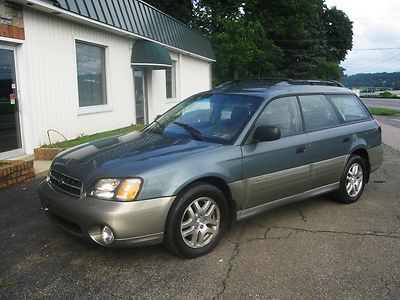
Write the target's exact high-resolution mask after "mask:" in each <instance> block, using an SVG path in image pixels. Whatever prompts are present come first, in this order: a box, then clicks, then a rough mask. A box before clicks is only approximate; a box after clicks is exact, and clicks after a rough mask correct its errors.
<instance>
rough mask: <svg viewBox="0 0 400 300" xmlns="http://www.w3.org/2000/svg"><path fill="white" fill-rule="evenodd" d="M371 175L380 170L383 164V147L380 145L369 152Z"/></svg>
mask: <svg viewBox="0 0 400 300" xmlns="http://www.w3.org/2000/svg"><path fill="white" fill-rule="evenodd" d="M367 152H368V158H369V164H370V167H371V173H372V172H374V171H375V170H376V169H378V168H379V167H380V166H381V164H382V162H383V146H382V144H380V145H379V146H376V147H374V148H370V149H368V150H367Z"/></svg>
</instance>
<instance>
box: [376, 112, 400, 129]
mask: <svg viewBox="0 0 400 300" xmlns="http://www.w3.org/2000/svg"><path fill="white" fill-rule="evenodd" d="M374 117H375V118H376V119H377V120H378V121H379V122H380V123H381V124H385V125H390V126H394V127H397V128H400V115H396V116H374Z"/></svg>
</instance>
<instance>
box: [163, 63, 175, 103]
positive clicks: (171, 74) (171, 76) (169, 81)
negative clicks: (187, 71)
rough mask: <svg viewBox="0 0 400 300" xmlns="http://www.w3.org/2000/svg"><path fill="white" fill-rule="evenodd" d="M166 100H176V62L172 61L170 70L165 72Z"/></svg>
mask: <svg viewBox="0 0 400 300" xmlns="http://www.w3.org/2000/svg"><path fill="white" fill-rule="evenodd" d="M165 84H166V92H167V99H170V98H176V61H174V60H173V61H172V68H169V69H166V71H165Z"/></svg>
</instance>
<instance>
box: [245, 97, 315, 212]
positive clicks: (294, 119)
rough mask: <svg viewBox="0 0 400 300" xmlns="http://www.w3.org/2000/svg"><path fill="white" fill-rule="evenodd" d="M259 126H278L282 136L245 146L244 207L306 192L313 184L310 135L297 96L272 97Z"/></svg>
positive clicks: (259, 121)
mask: <svg viewBox="0 0 400 300" xmlns="http://www.w3.org/2000/svg"><path fill="white" fill-rule="evenodd" d="M255 125H256V127H257V126H261V125H273V126H276V127H278V128H280V130H281V138H280V139H279V140H276V141H269V142H258V143H251V144H248V145H243V146H242V153H243V178H244V187H245V191H246V196H245V201H244V203H243V207H242V208H243V209H246V208H249V207H254V206H258V205H261V204H264V203H266V202H270V201H273V200H277V199H281V198H285V197H288V196H291V195H295V194H299V193H302V192H304V191H306V190H307V189H308V187H309V184H310V182H309V178H310V177H309V175H310V170H309V160H310V158H309V156H308V152H307V147H308V146H307V143H308V141H307V134H305V133H304V132H303V126H302V118H301V113H300V108H299V105H298V101H297V98H296V97H284V98H278V99H275V100H272V101H271V102H270V103H269V104H268V105H267V107H266V108H265V109H264V111H263V112H262V113H261V115H260V117H259V119H258V120H257V121H256V124H255Z"/></svg>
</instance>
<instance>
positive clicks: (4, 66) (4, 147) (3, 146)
mask: <svg viewBox="0 0 400 300" xmlns="http://www.w3.org/2000/svg"><path fill="white" fill-rule="evenodd" d="M20 148H22V146H21V135H20V128H19V119H18V99H17V85H16V81H15V63H14V51H13V50H8V49H0V154H2V153H3V154H4V152H9V151H12V150H16V149H20Z"/></svg>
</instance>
